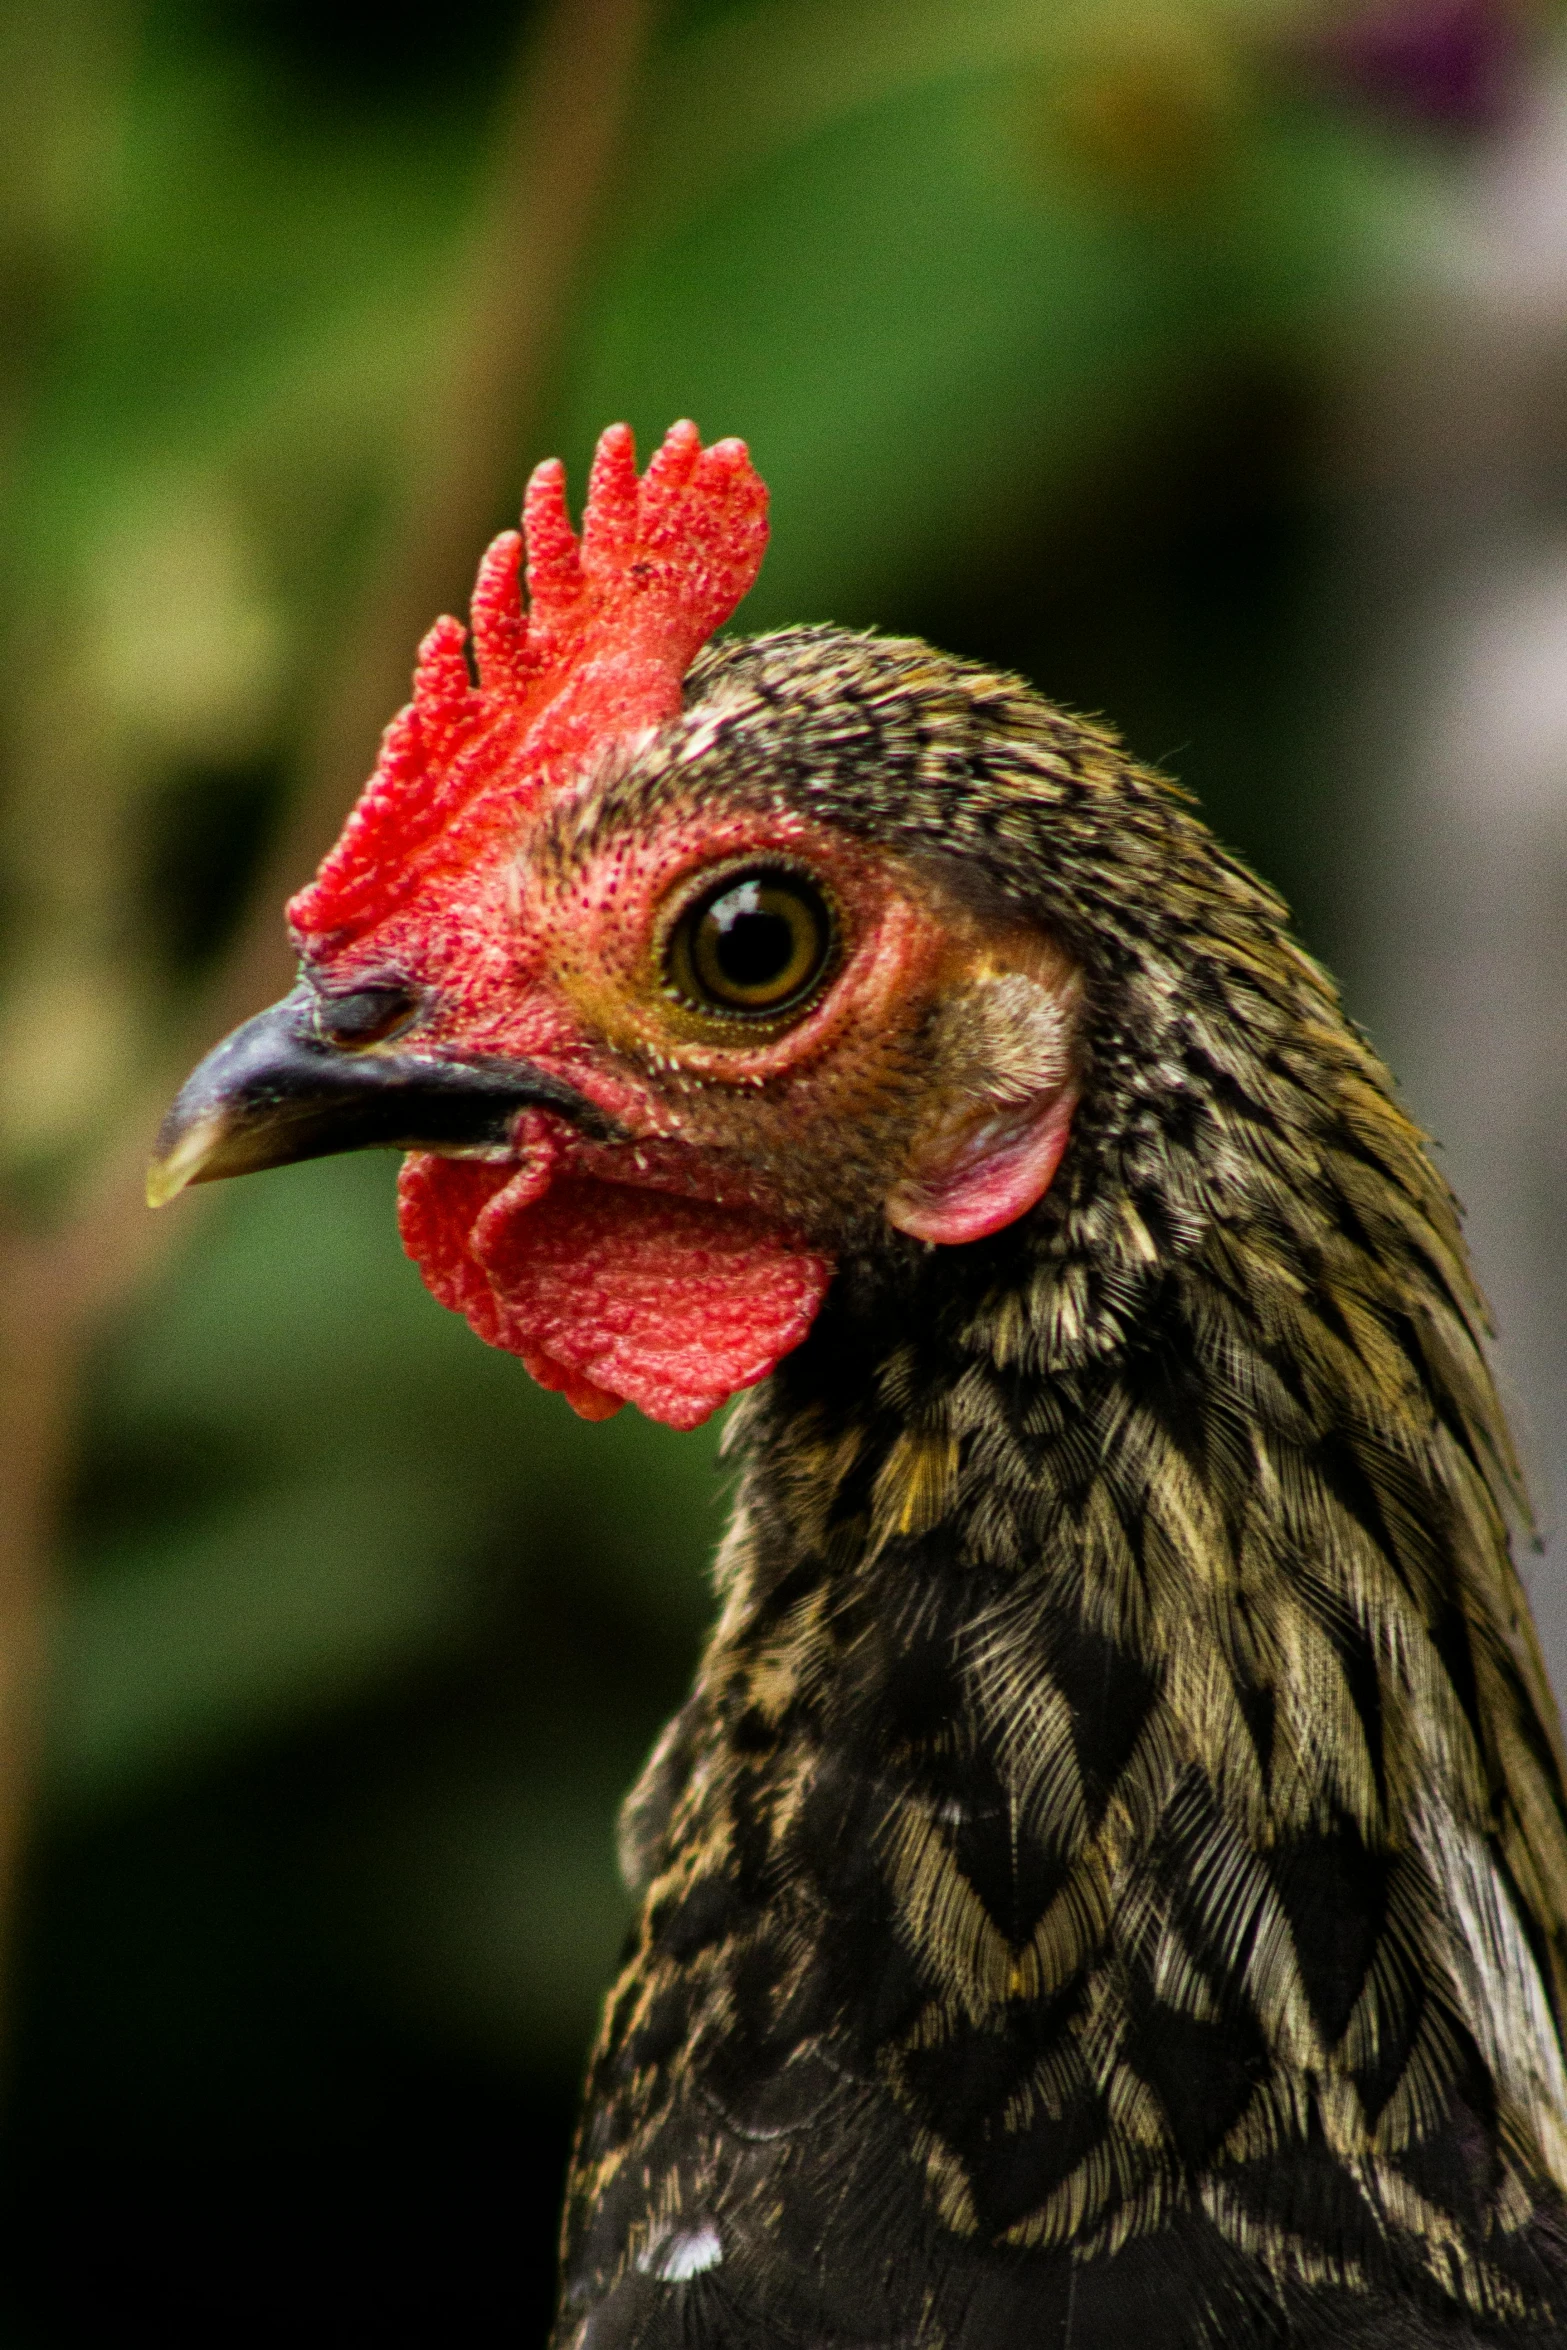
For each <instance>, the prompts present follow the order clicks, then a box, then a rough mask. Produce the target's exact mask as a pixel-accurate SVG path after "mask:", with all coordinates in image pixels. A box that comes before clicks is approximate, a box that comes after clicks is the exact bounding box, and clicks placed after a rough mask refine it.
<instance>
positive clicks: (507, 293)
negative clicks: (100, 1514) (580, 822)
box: [0, 0, 656, 1966]
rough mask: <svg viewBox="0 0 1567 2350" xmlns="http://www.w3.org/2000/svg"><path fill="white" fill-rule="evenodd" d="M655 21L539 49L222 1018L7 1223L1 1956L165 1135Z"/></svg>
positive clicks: (257, 976)
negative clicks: (91, 1360)
mask: <svg viewBox="0 0 1567 2350" xmlns="http://www.w3.org/2000/svg"><path fill="white" fill-rule="evenodd" d="M655 15H656V0H557V5H556V6H555V7H553V8H552V9H550V10H549V12H548V13H547V15H546V17H545V19H544V22H543V25H542V27H541V29H540V31H539V33H538V35H537V37H536V38H535V39H533V40H530V41H529V42H528V43H527V44H525V47H524V51H523V54H522V56H521V57H520V59H519V67H518V72H517V75H516V78H515V82H514V85H513V87H512V89H511V91H510V93H509V94H508V96H507V98H506V99H505V100H504V102H503V104H502V107H501V109H500V117H499V123H498V129H497V134H496V139H495V144H494V148H493V153H492V160H491V164H490V168H489V171H488V174H487V177H486V180H485V183H484V185H483V187H482V188H481V191H480V194H479V198H478V201H477V203H476V206H475V215H474V226H473V229H472V232H471V234H470V238H469V242H468V246H467V250H466V255H465V257H464V259H463V260H462V261H461V262H460V263H459V265H458V270H457V282H456V285H455V288H454V293H453V301H452V310H451V327H450V334H449V339H448V340H447V342H446V343H445V345H444V346H443V348H442V350H441V352H440V354H439V361H438V364H437V365H435V366H434V367H432V370H431V377H430V381H429V382H428V384H427V385H426V387H425V393H424V397H423V399H422V401H421V403H420V411H419V414H418V417H417V418H416V419H415V420H413V421H412V423H411V427H410V433H409V455H408V465H407V471H406V476H405V481H404V486H403V491H402V495H401V498H400V499H399V500H398V501H397V504H396V508H395V511H394V514H393V517H392V520H391V523H390V524H389V526H388V529H387V532H386V535H385V539H384V542H383V546H382V550H381V554H380V557H379V560H378V561H377V562H376V563H375V564H374V565H373V566H372V573H371V577H370V580H369V583H368V586H367V589H366V592H365V594H364V596H363V599H362V602H361V605H360V608H359V611H358V614H357V618H356V619H355V620H354V621H353V622H352V623H351V624H350V626H348V627H347V628H346V629H345V631H344V633H343V635H342V637H341V638H340V640H339V641H338V642H336V643H335V644H332V645H326V646H323V647H322V648H321V649H320V664H321V668H322V671H323V673H324V674H325V675H326V677H327V680H328V682H327V687H326V698H325V701H324V703H323V705H322V707H321V709H320V712H319V715H318V719H317V722H316V725H315V727H314V729H313V731H312V733H311V736H310V738H309V741H308V743H307V746H306V750H305V754H304V758H303V761H302V766H301V779H300V786H299V790H298V792H297V794H296V796H295V800H294V804H293V807H292V810H291V812H290V815H289V818H288V821H287V823H286V825H285V827H284V829H283V834H282V837H281V839H280V840H279V841H278V843H277V845H276V847H275V849H274V852H273V854H272V855H271V857H270V858H269V859H268V860H267V863H266V866H265V869H264V871H263V872H262V874H261V875H260V877H259V879H258V881H257V884H256V887H255V889H254V891H253V893H252V896H251V900H250V903H249V906H248V908H247V910H246V913H245V915H244V917H243V919H242V920H241V922H240V924H239V927H238V930H237V933H236V935H235V938H234V942H233V945H232V947H231V949H230V951H229V953H228V955H227V956H226V958H225V960H224V963H223V966H222V968H221V970H220V971H219V972H218V974H217V976H216V978H215V980H214V982H213V984H212V986H211V988H210V989H209V991H208V992H207V995H206V997H205V999H204V1001H203V1003H202V1005H201V1007H200V1009H199V1012H198V1013H197V1015H196V1017H195V1018H194V1019H193V1020H192V1022H191V1024H190V1027H189V1029H188V1030H187V1031H186V1032H185V1034H184V1035H183V1036H182V1037H181V1038H180V1039H179V1040H178V1042H177V1045H176V1048H175V1049H174V1050H173V1051H172V1052H171V1054H170V1057H169V1060H168V1062H167V1064H166V1065H165V1067H164V1068H163V1070H162V1071H160V1072H159V1073H158V1074H157V1076H156V1078H155V1080H154V1081H153V1082H152V1083H151V1084H150V1085H149V1087H148V1089H147V1092H146V1093H145V1094H144V1095H142V1096H141V1097H139V1099H138V1101H137V1103H136V1106H135V1109H134V1111H133V1113H132V1114H131V1115H129V1116H128V1117H127V1118H126V1120H125V1122H124V1124H123V1126H122V1127H121V1128H120V1130H119V1131H118V1132H116V1133H115V1134H114V1135H112V1136H111V1137H109V1138H108V1140H107V1143H106V1146H105V1148H104V1150H103V1152H102V1154H101V1156H100V1158H99V1160H98V1162H97V1164H96V1165H95V1167H94V1168H93V1169H92V1170H91V1171H90V1172H89V1174H88V1176H87V1177H86V1179H85V1181H84V1182H83V1183H82V1185H81V1186H80V1188H79V1190H78V1192H77V1194H76V1196H75V1199H74V1201H73V1203H72V1205H71V1207H70V1208H69V1210H68V1212H67V1214H66V1216H65V1217H64V1218H62V1219H61V1220H60V1221H59V1222H58V1223H57V1224H56V1225H55V1226H54V1227H53V1228H52V1229H51V1230H50V1231H49V1232H48V1233H46V1234H37V1233H31V1232H23V1231H21V1230H8V1229H0V1500H3V1506H0V1966H3V1963H4V1958H5V1954H6V1945H7V1940H8V1935H9V1929H10V1924H11V1920H12V1914H13V1908H14V1901H13V1891H14V1884H15V1872H16V1861H17V1855H18V1851H19V1849H20V1846H21V1842H22V1835H23V1829H24V1825H25V1819H26V1812H27V1804H28V1799H29V1796H30V1793H31V1788H32V1783H33V1777H34V1755H35V1751H36V1726H37V1716H38V1711H39V1692H40V1688H41V1684H42V1666H43V1652H44V1647H45V1634H44V1623H45V1615H44V1610H45V1599H46V1594H47V1588H48V1560H49V1555H50V1550H51V1546H52V1541H53V1535H54V1527H55V1521H56V1515H57V1503H58V1494H59V1487H60V1482H61V1473H62V1470H63V1468H64V1465H65V1463H66V1460H67V1458H68V1454H69V1449H70V1429H71V1422H72V1406H73V1401H74V1394H75V1388H76V1384H77V1374H78V1368H79V1365H80V1361H81V1355H82V1350H83V1345H84V1341H85V1339H86V1338H87V1337H88V1336H89V1335H90V1333H91V1331H92V1329H93V1328H94V1326H95V1325H96V1324H97V1322H98V1321H99V1320H100V1319H101V1317H102V1316H103V1314H104V1313H105V1312H106V1311H108V1310H109V1309H110V1308H112V1307H113V1306H114V1305H116V1304H117V1303H119V1302H120V1300H121V1299H123V1298H124V1297H125V1296H126V1295H127V1294H128V1293H129V1292H130V1291H131V1290H132V1289H133V1288H134V1287H135V1286H136V1284H137V1283H138V1282H139V1281H140V1280H142V1279H143V1278H144V1277H145V1276H146V1274H147V1273H148V1271H149V1270H150V1268H151V1266H152V1264H153V1262H154V1261H155V1258H156V1256H157V1255H158V1254H159V1253H160V1252H161V1250H162V1249H164V1248H165V1247H167V1245H168V1244H169V1242H170V1241H171V1240H173V1239H174V1238H175V1236H176V1235H177V1233H179V1232H180V1231H186V1232H188V1231H189V1228H190V1219H191V1216H192V1214H193V1212H194V1203H193V1202H191V1201H190V1200H188V1199H187V1200H183V1201H182V1202H181V1203H180V1209H179V1212H178V1214H177V1215H175V1216H153V1215H150V1214H149V1213H148V1211H147V1209H146V1207H145V1205H144V1204H143V1198H142V1180H143V1171H144V1169H145V1166H146V1161H147V1158H148V1156H149V1151H150V1146H151V1140H152V1136H153V1134H154V1132H155V1131H156V1128H157V1123H158V1120H159V1117H160V1116H161V1114H162V1111H163V1110H164V1108H165V1107H166V1106H167V1103H168V1101H169V1098H170V1096H171V1095H172V1093H173V1091H174V1089H175V1087H176V1086H177V1085H178V1083H179V1080H180V1078H181V1077H182V1076H183V1075H184V1073H185V1071H186V1069H187V1068H189V1066H190V1064H191V1062H192V1061H193V1060H194V1059H195V1058H197V1057H198V1056H199V1054H200V1053H201V1052H202V1051H203V1050H204V1049H205V1047H206V1046H207V1045H208V1044H210V1043H211V1042H212V1041H213V1040H214V1039H215V1038H216V1037H218V1036H220V1035H221V1034H222V1033H223V1032H224V1030H225V1029H227V1028H229V1027H232V1026H233V1025H234V1023H235V1022H236V1021H238V1020H241V1019H243V1018H245V1017H246V1016H247V1014H249V1013H250V1012H253V1011H255V1010H256V1009H258V1007H259V1006H261V1005H262V1004H264V1003H266V1002H267V1001H268V1000H269V999H270V998H271V997H273V996H275V995H278V994H280V993H281V992H282V991H283V990H284V989H285V988H286V987H287V985H288V984H289V981H290V978H291V976H292V957H291V955H290V952H289V948H288V941H287V936H286V933H285V930H284V926H283V920H282V911H281V909H282V901H283V900H284V898H285V897H286V896H287V895H288V893H289V892H290V891H291V890H292V889H295V888H297V887H298V885H299V884H300V883H301V882H302V881H304V880H305V879H307V878H308V876H309V874H310V872H311V871H312V870H313V868H314V866H315V865H316V863H317V862H318V860H319V858H320V857H321V855H322V853H323V852H324V850H325V849H326V848H327V847H328V846H329V845H330V843H331V842H332V840H333V838H334V837H335V835H336V833H337V831H338V828H339V826H340V824H341V822H342V819H343V816H344V814H345V812H346V810H347V808H348V807H349V806H350V805H351V803H352V801H353V799H354V796H355V794H356V793H357V791H358V789H359V786H360V784H361V782H362V781H363V778H364V776H365V774H366V772H367V770H368V768H369V766H370V762H371V758H372V755H373V751H374V747H375V743H376V740H377V737H378V735H379V732H380V729H381V727H382V726H383V725H384V723H385V721H386V720H387V718H388V717H389V716H390V715H391V713H392V711H393V710H394V709H395V708H396V707H397V705H398V704H399V703H400V702H402V701H404V700H405V699H406V698H407V691H408V677H409V671H410V668H411V666H412V659H413V652H414V648H415V646H416V644H417V642H418V640H419V638H420V636H421V635H422V634H423V632H424V630H425V628H426V627H427V626H428V625H429V622H430V621H431V619H432V618H433V617H434V615H435V613H436V612H437V611H438V610H440V609H441V608H442V607H443V606H444V605H447V604H450V603H451V602H452V601H453V600H455V598H456V596H457V595H458V594H460V593H461V591H462V589H463V588H464V586H465V585H466V582H467V580H468V579H469V578H470V577H471V575H472V569H473V563H474V558H475V556H476V554H477V552H478V548H479V545H480V543H481V542H482V539H483V536H484V534H485V531H486V529H487V528H488V526H489V524H490V521H491V518H492V515H493V513H494V511H495V508H496V505H497V503H498V501H499V500H500V499H501V498H502V497H504V495H505V494H506V491H507V488H508V484H509V483H510V481H511V480H512V479H513V477H514V475H515V473H516V471H517V468H518V459H519V456H520V454H521V452H522V451H523V450H524V449H525V448H526V447H527V445H528V443H529V441H530V440H531V438H532V436H533V420H534V419H535V418H536V417H537V415H538V414H539V412H540V409H541V407H542V403H543V397H544V393H545V390H546V386H547V379H548V375H549V371H550V368H551V365H552V362H553V360H554V356H555V353H556V350H557V348H558V345H559V341H560V337H561V331H562V328H563V327H564V325H565V322H566V319H567V316H568V314H569V311H570V306H571V299H572V294H573V291H574V288H575V286H576V284H577V282H578V279H579V277H580V275H581V271H582V265H583V261H584V258H585V255H586V253H587V251H588V249H589V247H590V244H591V240H592V237H593V233H594V230H595V227H596V225H597V222H598V219H599V217H600V214H601V212H602V209H603V205H604V200H605V196H606V193H607V190H608V186H609V183H610V181H611V178H612V175H613V172H614V169H615V166H616V162H617V157H618V154H619V150H620V146H621V141H622V132H623V128H624V125H625V122H626V118H627V115H628V112H629V109H630V105H631V100H632V96H633V92H634V90H635V86H636V81H637V77H638V74H639V71H640V68H641V65H642V60H643V57H644V54H645V51H646V47H647V42H648V37H649V34H650V32H651V30H652V26H653V23H654V20H655ZM196 1197H197V1200H198V1201H199V1200H200V1199H202V1198H203V1197H204V1195H202V1194H197V1195H196Z"/></svg>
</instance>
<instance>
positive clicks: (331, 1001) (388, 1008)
mask: <svg viewBox="0 0 1567 2350" xmlns="http://www.w3.org/2000/svg"><path fill="white" fill-rule="evenodd" d="M417 1009H418V997H417V995H416V993H415V991H414V990H413V988H411V987H409V986H408V985H407V984H406V983H405V982H403V981H400V980H399V981H394V982H390V983H388V984H387V985H385V986H381V987H356V988H353V989H351V990H350V991H349V992H348V993H346V994H344V995H323V996H319V997H318V998H317V1000H316V1007H315V1018H316V1027H317V1029H318V1030H319V1031H320V1033H321V1035H322V1036H323V1037H324V1038H325V1039H326V1041H327V1042H328V1043H329V1044H336V1045H349V1046H353V1045H370V1044H382V1043H384V1042H385V1040H386V1038H387V1037H389V1036H395V1035H397V1034H398V1032H399V1031H400V1030H401V1029H404V1028H406V1027H407V1025H408V1023H409V1021H410V1020H411V1019H412V1018H413V1016H414V1013H415V1012H416V1011H417Z"/></svg>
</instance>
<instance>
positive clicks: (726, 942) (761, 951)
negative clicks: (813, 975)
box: [712, 890, 794, 987]
mask: <svg viewBox="0 0 1567 2350" xmlns="http://www.w3.org/2000/svg"><path fill="white" fill-rule="evenodd" d="M752 895H753V892H752V891H749V890H736V891H735V893H734V898H733V899H729V898H720V899H719V901H718V903H717V905H716V906H715V907H714V908H713V912H712V920H713V922H714V923H715V925H716V926H717V930H718V943H717V946H716V947H715V949H714V959H715V960H716V962H717V964H718V968H719V970H720V971H721V972H722V973H723V975H724V977H725V978H726V979H727V980H728V981H729V982H730V985H731V986H733V987H765V986H766V985H767V983H768V981H769V980H770V979H777V978H780V977H781V976H782V974H783V973H784V972H785V971H787V970H788V968H789V965H790V963H791V961H792V960H793V957H794V931H793V928H792V926H791V925H790V923H788V922H787V921H786V920H785V918H784V916H783V915H782V914H764V913H762V912H760V911H759V909H757V908H756V907H755V906H754V905H748V904H747V903H746V902H745V901H746V899H747V898H748V897H750V896H752Z"/></svg>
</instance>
